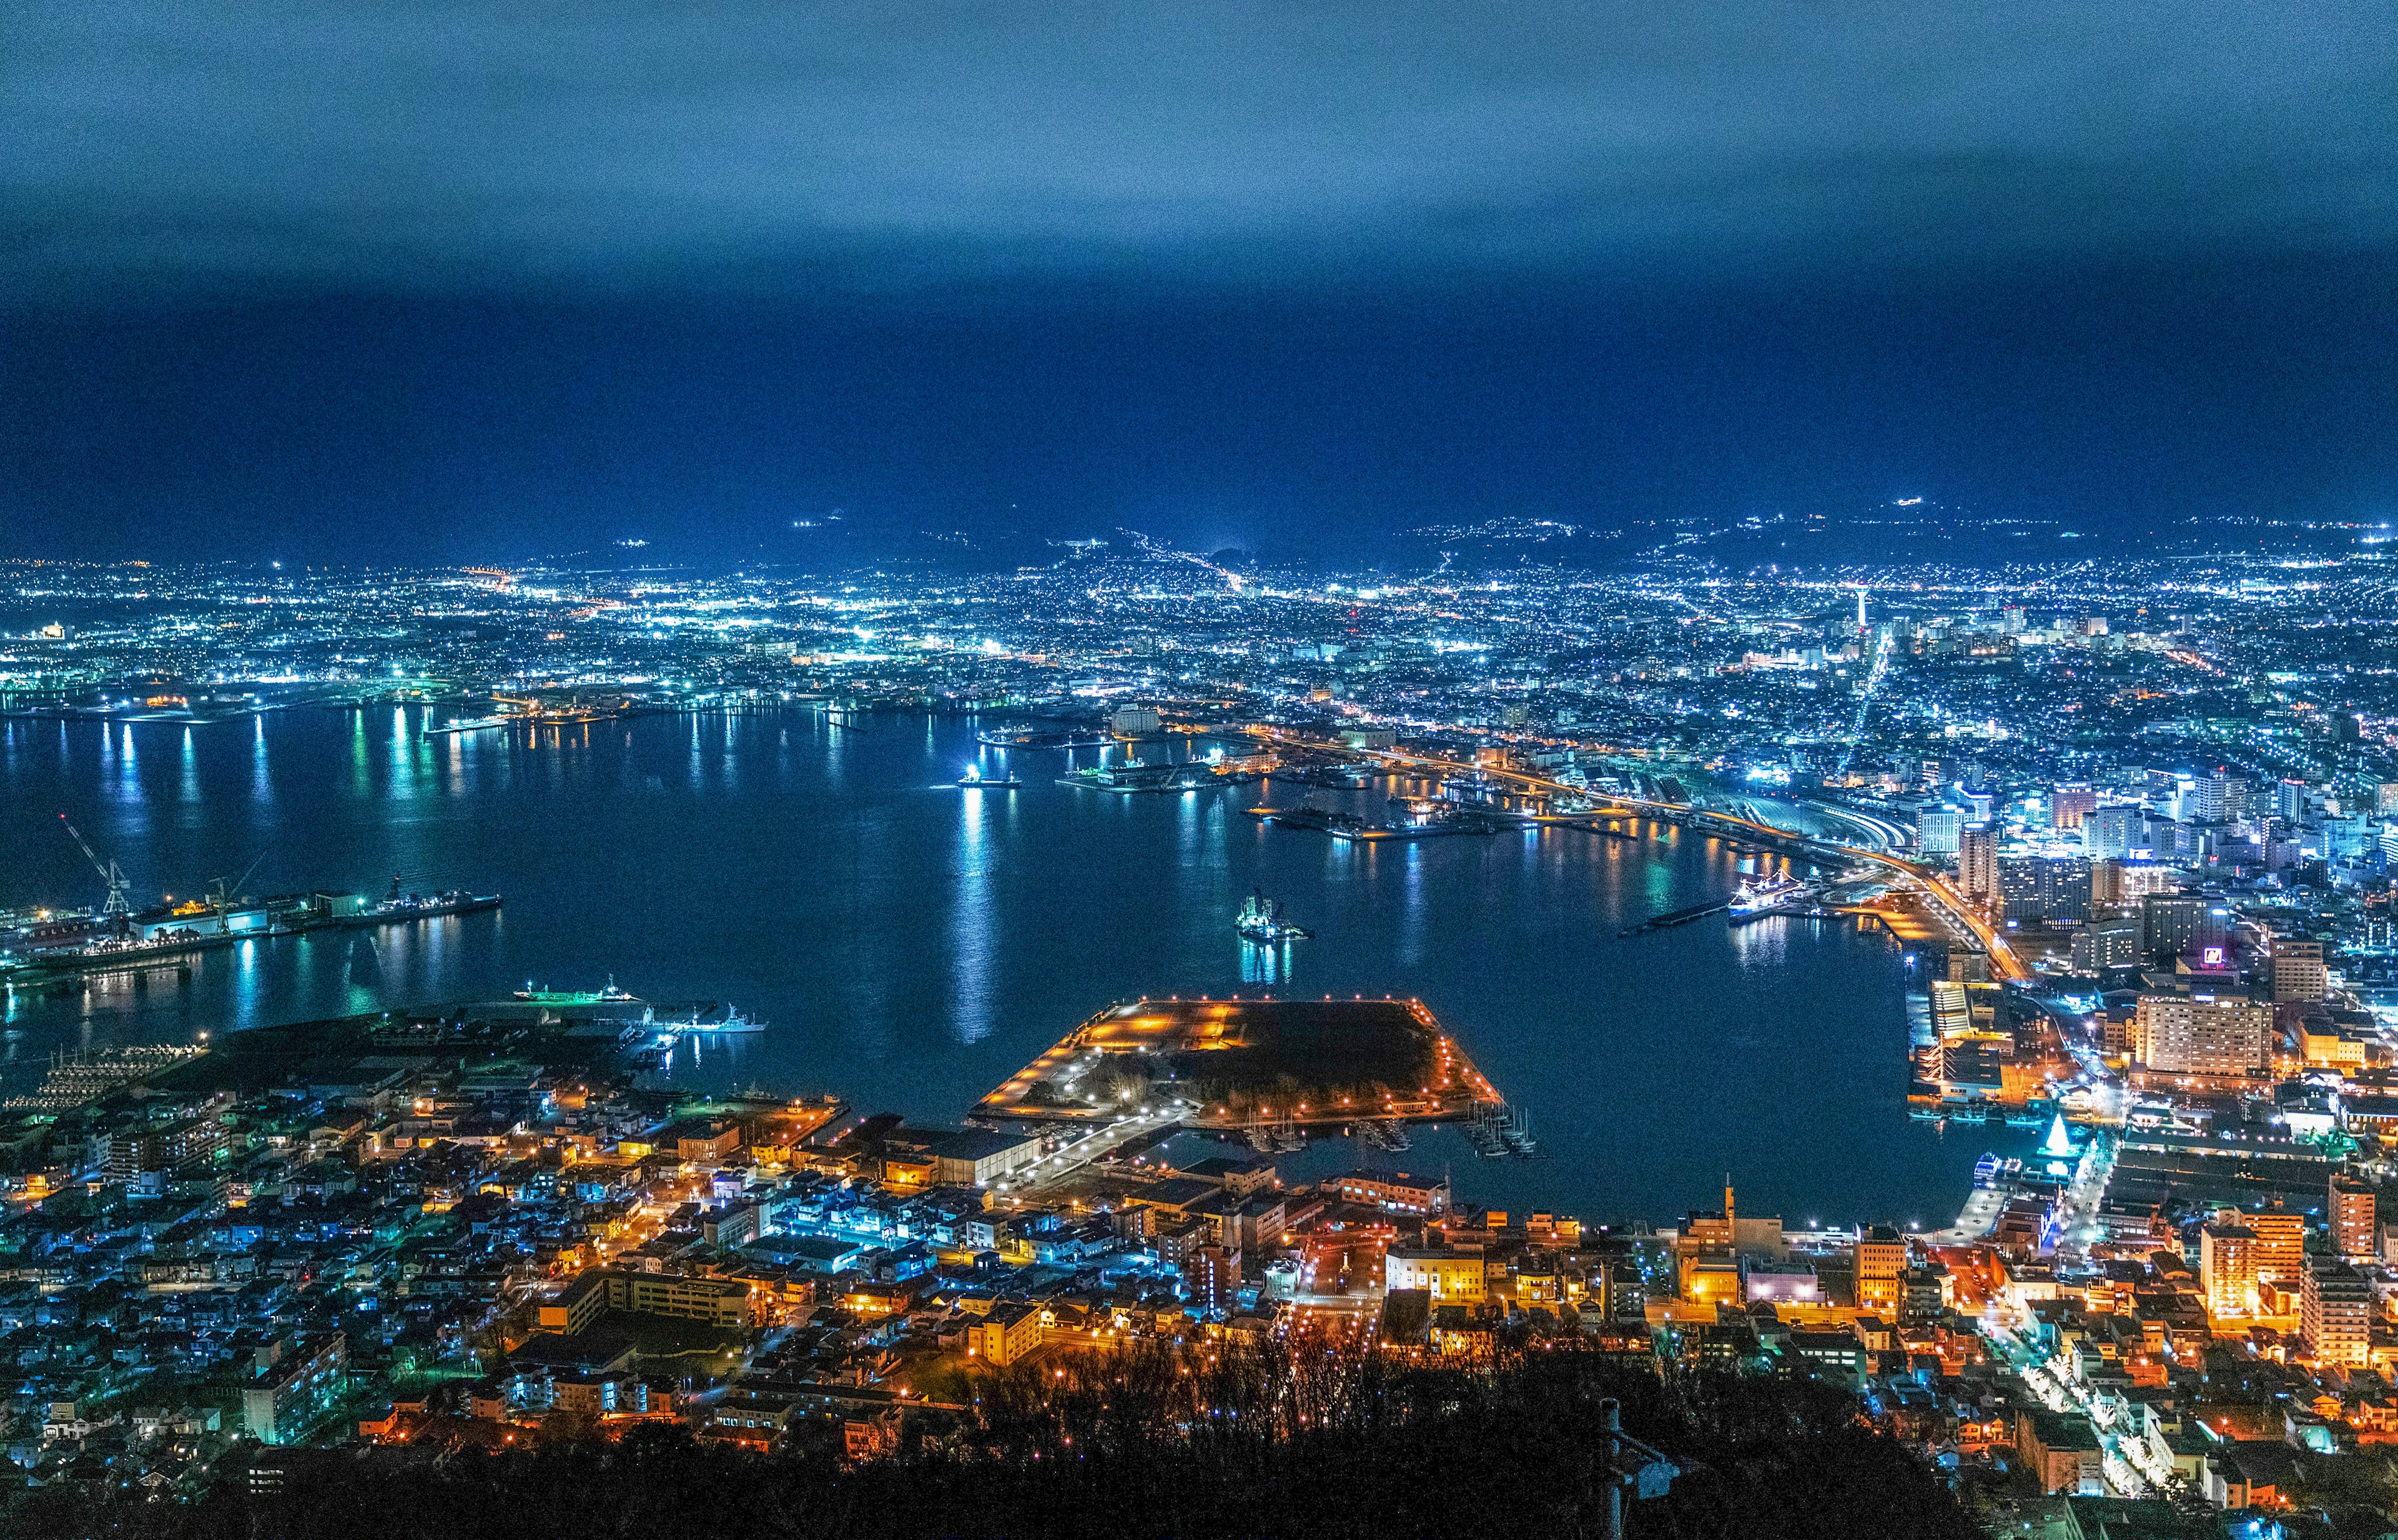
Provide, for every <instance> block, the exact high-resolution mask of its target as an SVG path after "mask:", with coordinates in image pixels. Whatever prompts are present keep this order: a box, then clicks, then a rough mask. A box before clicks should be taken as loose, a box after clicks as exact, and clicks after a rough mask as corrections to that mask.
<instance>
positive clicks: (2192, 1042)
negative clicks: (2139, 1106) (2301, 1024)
mask: <svg viewBox="0 0 2398 1540" xmlns="http://www.w3.org/2000/svg"><path fill="white" fill-rule="evenodd" d="M2272 1034H2273V1007H2272V1006H2260V1005H2257V1004H2255V1003H2253V1002H2251V1001H2249V1000H2246V999H2243V998H2240V997H2237V996H2233V995H2222V996H2217V995H2213V994H2159V993H2149V994H2143V995H2141V996H2140V1000H2139V1005H2138V1007H2137V1009H2136V1012H2135V1015H2134V1016H2133V1018H2132V1057H2133V1058H2134V1059H2135V1060H2138V1061H2139V1062H2141V1063H2143V1064H2145V1065H2147V1066H2148V1067H2149V1069H2152V1070H2161V1071H2162V1072H2164V1073H2166V1074H2226V1075H2245V1074H2255V1073H2256V1072H2257V1071H2258V1070H2261V1069H2263V1068H2264V1067H2265V1058H2266V1050H2267V1049H2268V1047H2270V1045H2271V1042H2272Z"/></svg>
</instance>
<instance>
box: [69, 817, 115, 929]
mask: <svg viewBox="0 0 2398 1540" xmlns="http://www.w3.org/2000/svg"><path fill="white" fill-rule="evenodd" d="M59 822H61V823H63V824H65V825H66V826H67V832H68V833H70V834H72V835H74V843H75V844H79V845H81V846H82V847H83V858H84V859H85V860H88V861H89V862H90V863H91V869H92V870H93V871H97V872H99V873H100V875H101V880H102V881H103V882H105V883H107V884H108V902H107V903H105V904H103V905H101V911H100V912H101V918H102V919H105V920H107V921H108V922H109V927H110V928H111V929H113V930H115V932H116V934H118V935H119V936H122V935H124V934H125V932H126V929H127V927H128V925H130V924H131V923H132V919H133V906H132V905H131V904H129V903H127V902H126V901H125V869H124V868H122V867H120V866H118V865H117V864H116V858H115V857H114V856H112V857H110V858H108V860H107V861H105V862H102V861H101V858H100V857H99V855H98V854H97V853H95V852H94V851H93V850H92V848H91V842H90V841H89V840H87V839H85V838H84V837H83V831H82V830H80V829H77V828H76V827H75V826H74V823H73V822H72V821H70V820H69V819H68V817H67V816H66V815H65V814H64V813H61V814H60V815H59Z"/></svg>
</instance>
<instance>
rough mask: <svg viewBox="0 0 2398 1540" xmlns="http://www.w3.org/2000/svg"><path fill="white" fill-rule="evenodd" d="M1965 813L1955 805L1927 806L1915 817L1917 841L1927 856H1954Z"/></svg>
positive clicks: (1963, 824)
mask: <svg viewBox="0 0 2398 1540" xmlns="http://www.w3.org/2000/svg"><path fill="white" fill-rule="evenodd" d="M1964 827H1965V815H1964V814H1963V813H1961V812H1960V811H1959V810H1958V809H1956V808H1954V807H1927V808H1925V809H1924V810H1923V811H1922V812H1920V813H1919V814H1917V815H1916V817H1915V843H1916V845H1917V847H1918V848H1920V850H1921V851H1922V852H1923V853H1924V854H1925V855H1927V856H1953V855H1955V854H1956V853H1957V834H1958V831H1960V830H1962V829H1963V828H1964Z"/></svg>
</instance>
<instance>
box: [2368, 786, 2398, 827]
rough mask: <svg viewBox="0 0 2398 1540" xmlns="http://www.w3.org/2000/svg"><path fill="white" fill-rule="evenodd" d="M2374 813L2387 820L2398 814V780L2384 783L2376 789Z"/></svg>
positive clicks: (2374, 791) (2374, 792)
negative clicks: (2393, 814)
mask: <svg viewBox="0 0 2398 1540" xmlns="http://www.w3.org/2000/svg"><path fill="white" fill-rule="evenodd" d="M2373 811H2374V812H2375V813H2377V814H2378V815H2380V816H2381V817H2385V818H2386V817H2389V816H2390V815H2391V814H2392V813H2398V780H2386V781H2382V782H2380V783H2379V784H2378V785H2377V786H2375V787H2374V789H2373Z"/></svg>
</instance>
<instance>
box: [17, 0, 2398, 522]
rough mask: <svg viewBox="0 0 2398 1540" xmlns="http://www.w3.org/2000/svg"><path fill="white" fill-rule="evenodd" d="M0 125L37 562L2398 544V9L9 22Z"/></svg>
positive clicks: (901, 7)
mask: <svg viewBox="0 0 2398 1540" xmlns="http://www.w3.org/2000/svg"><path fill="white" fill-rule="evenodd" d="M0 101H6V102H7V107H6V108H5V109H0V556H36V555H38V556H90V557H125V556H145V557H153V558H168V557H193V558H218V557H231V558H239V559H257V558H261V557H264V556H268V555H273V556H276V557H278V558H280V559H283V560H286V561H411V560H435V561H462V560H477V559H485V560H505V559H515V558H521V557H528V556H534V555H539V554H542V553H545V552H563V551H571V550H576V549H583V548H595V547H596V548H607V547H608V543H609V542H610V541H613V540H618V539H626V538H646V539H649V540H651V541H652V542H653V546H652V547H650V548H651V549H652V550H653V551H654V552H655V553H657V554H659V555H666V556H671V557H675V558H679V559H680V558H695V559H705V560H715V559H729V560H740V561H748V560H755V559H757V558H758V557H759V556H761V554H762V555H764V556H768V557H773V558H775V559H784V560H793V561H816V560H824V559H827V558H828V557H829V554H830V553H832V552H834V551H835V550H836V549H838V550H839V551H840V552H841V553H842V554H844V555H848V556H855V555H857V554H860V553H871V552H872V551H873V550H875V549H878V548H883V547H887V548H890V549H893V550H898V549H902V548H908V542H909V540H911V539H914V538H917V537H919V536H921V534H923V532H935V533H940V532H948V531H953V530H963V531H965V532H967V533H968V534H970V535H973V536H976V537H977V538H985V537H995V536H996V535H997V534H999V533H1001V532H1003V531H1004V532H1011V533H1012V534H1015V535H1019V536H1028V537H1032V538H1035V539H1037V537H1039V536H1043V535H1049V536H1068V535H1079V534H1107V533H1108V532H1109V531H1111V530H1112V529H1114V528H1116V527H1117V526H1120V525H1123V526H1131V527H1135V528H1139V529H1144V530H1148V531H1151V532H1153V533H1155V534H1162V535H1166V536H1169V537H1172V538H1175V539H1178V540H1183V541H1187V542H1190V543H1192V544H1197V545H1201V546H1205V547H1209V548H1213V547H1218V546H1223V545H1245V546H1248V547H1252V548H1254V549H1257V550H1260V552H1263V553H1265V554H1269V555H1271V554H1294V555H1299V554H1333V555H1342V554H1358V553H1365V554H1370V553H1371V552H1373V551H1374V550H1376V549H1378V548H1381V543H1382V542H1383V541H1384V540H1385V538H1386V537H1387V536H1389V535H1391V534H1393V533H1394V532H1396V531H1399V530H1402V529H1405V528H1408V527H1412V526H1418V525H1422V524H1425V523H1436V522H1442V521H1452V520H1476V519H1483V518H1489V517H1491V516H1503V515H1518V514H1520V515H1528V516H1531V517H1542V518H1560V519H1566V520H1574V521H1579V522H1584V523H1594V524H1600V525H1605V524H1609V523H1611V522H1618V521H1623V520H1650V519H1659V518H1681V517H1699V518H1719V517H1724V516H1735V517H1736V516H1740V515H1745V514H1750V513H1758V512H1775V511H1787V512H1792V513H1798V512H1812V511H1829V512H1832V513H1834V514H1838V513H1839V512H1841V511H1844V510H1851V509H1857V508H1863V507H1869V506H1870V505H1873V504H1875V503H1879V502H1884V501H1887V500H1889V499H1892V498H1894V497H1903V496H1915V495H1922V496H1928V497H1931V498H1933V499H1935V500H1936V501H1939V502H1941V503H1944V504H1947V505H1949V506H1952V507H1963V508H1968V509H1972V510H1974V511H1976V512H1981V513H1986V514H1991V515H1999V516H2007V515H2018V514H2021V515H2036V516H2040V517H2046V518H2058V519H2063V520H2069V521H2072V522H2074V523H2077V524H2081V525H2084V526H2087V527H2090V528H2093V529H2111V530H2115V531H2118V532H2135V533H2136V532H2138V531H2140V530H2144V529H2147V528H2149V527H2152V526H2154V525H2156V524H2158V523H2159V522H2160V521H2165V520H2181V519H2186V518H2189V517H2190V516H2193V515H2195V516H2201V517H2205V516H2212V515H2221V514H2235V513H2250V514H2257V515H2259V516H2263V517H2268V518H2283V519H2327V520H2380V519H2398V24H2393V12H2392V10H2391V7H2390V6H2389V5H2388V4H2387V3H2386V0H2385V3H2381V4H2356V5H2341V4H2323V5H2295V6H2287V7H2257V6H2247V5H2242V6H2233V5H2224V6H2204V5H2187V4H2174V5H2139V4H2131V5H2115V6H2108V7H2091V6H2087V5H2081V4H2074V5H2041V4H2008V5H1967V4H1960V5H1947V6H1920V7H1846V6H1825V5H1820V4H1809V5H1798V4H1791V5H1758V6H1727V5H1721V4H1701V3H1695V0H1693V3H1685V0H1641V3H1638V4H1586V5H1580V6H1567V5H1556V4H1548V3H1527V4H1517V5H1509V6H1482V7H1462V6H1431V5H1417V4H1409V3H1385V4H1381V5H1371V6H1367V5H1357V4H1354V3H1346V4H1337V5H1322V6H1316V5H1303V4H1290V3H1282V4H1270V5H1267V4H1260V5H1248V6H1231V5H1225V6H1198V5H1189V4H1180V5H1166V4H1152V5H1137V4H1120V5H1111V6H1100V5H1073V4H1051V5H1044V6H1021V7H998V6H968V5H912V6H911V5H905V4H882V5H872V6H854V7H835V6H793V5H743V4H728V3H706V0H703V3H698V4H688V5H680V6H672V7H669V6H661V5H653V4H652V5H626V4H609V3H605V0H602V3H599V4H584V5H576V6H554V5H542V4H519V5H509V6H505V7H503V6H498V5H492V4H481V3H477V0H455V3H452V4H449V5H444V6H430V5H419V4H411V3H406V0H394V3H389V4H382V5H377V6H373V7H297V6H286V5H276V4H265V5H260V4H245V5H241V6H233V5H227V4H223V3H221V0H178V3H174V4H168V3H166V0H124V3H118V4H113V5H106V6H101V5H94V4H91V3H89V0H27V3H25V4H22V5H20V6H16V7H10V9H9V11H8V14H7V18H6V20H0ZM835 510H839V512H840V514H841V518H840V520H831V519H830V515H831V514H832V513H833V512H834V511H835ZM795 520H804V521H807V522H809V523H811V524H814V525H815V528H814V529H794V528H792V525H793V522H794V521H795ZM836 526H838V527H839V529H840V531H841V532H842V538H843V540H844V542H845V543H844V544H842V545H841V546H839V547H834V546H831V545H829V544H828V543H827V542H828V539H829V536H828V535H826V534H824V533H822V532H825V531H829V530H832V529H834V528H835V527H836ZM985 543H986V545H987V546H988V547H989V548H990V549H993V550H997V549H998V548H999V545H1000V543H999V542H998V541H997V540H996V539H995V538H989V539H986V541H985Z"/></svg>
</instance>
